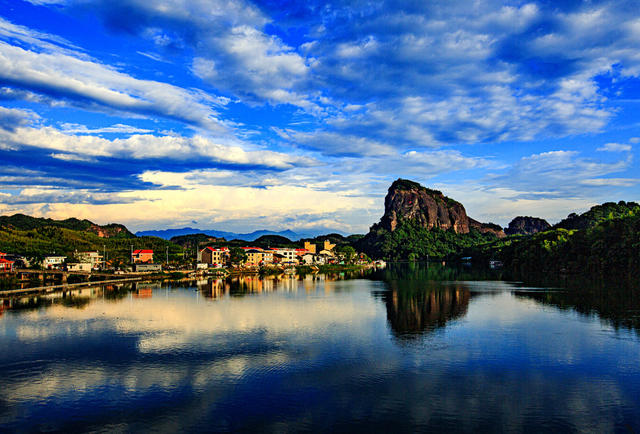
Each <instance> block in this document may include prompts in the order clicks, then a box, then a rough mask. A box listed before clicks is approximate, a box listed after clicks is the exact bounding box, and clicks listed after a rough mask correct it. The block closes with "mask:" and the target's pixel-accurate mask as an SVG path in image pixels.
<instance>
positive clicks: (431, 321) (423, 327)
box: [383, 283, 471, 339]
mask: <svg viewBox="0 0 640 434" xmlns="http://www.w3.org/2000/svg"><path fill="white" fill-rule="evenodd" d="M423 285H424V283H423ZM393 286H396V285H395V284H392V290H391V291H389V292H386V293H384V294H383V299H384V301H385V305H386V308H387V321H388V322H389V325H390V326H391V330H392V331H393V333H394V335H395V336H396V337H398V338H403V339H407V338H409V339H410V338H414V337H418V336H420V335H422V334H424V333H426V332H431V331H434V330H435V329H437V328H440V327H444V326H445V325H446V324H447V322H449V321H451V320H454V319H458V318H461V317H463V316H465V315H466V313H467V308H468V307H469V300H470V298H471V293H470V292H469V291H468V290H467V289H465V288H464V287H462V286H454V287H442V286H439V287H436V285H435V284H431V285H429V284H426V285H425V286H424V287H423V288H422V289H420V290H416V289H406V288H393Z"/></svg>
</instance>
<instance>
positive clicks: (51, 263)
mask: <svg viewBox="0 0 640 434" xmlns="http://www.w3.org/2000/svg"><path fill="white" fill-rule="evenodd" d="M66 259H67V257H66V256H46V257H45V258H44V260H43V261H42V267H43V268H45V269H47V270H51V269H58V268H61V267H62V264H64V261H65V260H66Z"/></svg>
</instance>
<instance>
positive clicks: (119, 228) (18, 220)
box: [0, 214, 135, 238]
mask: <svg viewBox="0 0 640 434" xmlns="http://www.w3.org/2000/svg"><path fill="white" fill-rule="evenodd" d="M44 227H56V228H65V229H71V230H74V231H83V232H89V233H93V234H95V235H97V236H99V237H101V238H112V237H115V238H134V237H135V235H133V234H132V233H131V232H130V231H129V230H128V229H127V228H126V227H125V226H124V225H121V224H116V223H111V224H108V225H103V226H101V225H98V224H96V223H93V222H91V221H89V220H79V219H77V218H68V219H65V220H53V219H48V218H40V217H31V216H28V215H24V214H15V215H12V216H0V228H3V229H18V230H23V231H26V230H31V229H40V228H44Z"/></svg>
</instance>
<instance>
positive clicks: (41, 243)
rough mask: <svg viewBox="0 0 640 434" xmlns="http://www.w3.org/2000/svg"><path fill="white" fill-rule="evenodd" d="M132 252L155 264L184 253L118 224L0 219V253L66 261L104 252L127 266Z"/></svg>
mask: <svg viewBox="0 0 640 434" xmlns="http://www.w3.org/2000/svg"><path fill="white" fill-rule="evenodd" d="M131 248H134V249H152V250H154V251H155V252H157V254H158V255H159V256H158V260H159V259H160V258H161V257H165V256H166V252H167V249H168V251H169V259H170V260H177V259H181V258H182V257H183V249H182V248H181V247H180V246H178V245H176V244H174V243H171V242H170V241H166V240H163V239H161V238H157V237H136V236H135V235H133V234H132V233H131V232H129V231H128V230H127V228H126V227H124V226H123V225H119V224H110V225H104V226H100V225H97V224H95V223H92V222H90V221H89V220H78V219H75V218H70V219H66V220H51V219H44V218H36V217H30V216H25V215H22V214H17V215H14V216H11V217H0V252H5V253H14V254H19V255H24V256H26V257H27V258H30V259H37V260H40V259H42V258H43V257H45V256H47V255H52V254H57V255H65V256H68V257H71V256H73V254H74V252H76V251H79V252H82V251H96V250H98V251H100V252H101V253H102V252H106V253H107V256H108V258H109V259H118V260H121V261H123V262H127V263H128V262H129V255H130V251H131Z"/></svg>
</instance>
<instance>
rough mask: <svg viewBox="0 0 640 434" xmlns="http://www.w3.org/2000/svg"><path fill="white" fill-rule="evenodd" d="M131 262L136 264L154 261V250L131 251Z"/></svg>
mask: <svg viewBox="0 0 640 434" xmlns="http://www.w3.org/2000/svg"><path fill="white" fill-rule="evenodd" d="M131 262H132V263H134V264H151V263H153V250H134V251H133V252H131Z"/></svg>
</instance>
